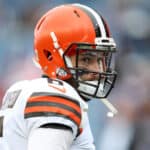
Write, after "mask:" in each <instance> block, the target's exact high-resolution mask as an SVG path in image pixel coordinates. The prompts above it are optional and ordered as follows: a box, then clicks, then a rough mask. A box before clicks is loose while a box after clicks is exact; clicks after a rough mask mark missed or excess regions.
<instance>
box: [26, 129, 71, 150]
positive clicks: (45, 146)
mask: <svg viewBox="0 0 150 150" xmlns="http://www.w3.org/2000/svg"><path fill="white" fill-rule="evenodd" d="M72 141H73V135H72V132H71V131H70V130H62V129H52V128H37V129H35V130H34V131H33V132H32V133H31V134H30V135H29V138H28V148H27V150H33V149H36V150H51V149H52V150H69V149H70V147H71V143H72Z"/></svg>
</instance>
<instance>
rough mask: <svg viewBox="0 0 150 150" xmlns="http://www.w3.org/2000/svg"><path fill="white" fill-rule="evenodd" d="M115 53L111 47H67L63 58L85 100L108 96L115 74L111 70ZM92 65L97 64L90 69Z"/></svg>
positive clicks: (82, 44) (89, 45)
mask: <svg viewBox="0 0 150 150" xmlns="http://www.w3.org/2000/svg"><path fill="white" fill-rule="evenodd" d="M72 51H74V54H72ZM115 51H116V48H115V47H114V46H112V45H110V46H108V45H107V46H106V45H103V46H100V45H96V44H85V43H73V44H71V45H70V46H69V47H68V49H67V50H66V51H65V53H64V56H63V57H64V60H65V63H66V66H67V68H68V69H69V70H70V73H71V74H72V76H73V78H74V79H75V81H76V82H77V83H78V88H77V90H78V91H79V93H80V95H82V96H83V97H85V98H87V99H91V98H106V97H107V96H108V94H109V93H110V91H111V89H112V88H113V86H114V83H115V80H116V72H115V71H114V69H113V68H112V56H113V53H114V52H115ZM72 56H73V57H72ZM72 58H73V59H74V60H73V61H72ZM96 61H97V62H96ZM72 62H73V63H72ZM92 63H93V64H96V63H97V66H93V67H94V68H92V67H90V65H91V66H92ZM89 67H90V68H89ZM96 67H98V69H96Z"/></svg>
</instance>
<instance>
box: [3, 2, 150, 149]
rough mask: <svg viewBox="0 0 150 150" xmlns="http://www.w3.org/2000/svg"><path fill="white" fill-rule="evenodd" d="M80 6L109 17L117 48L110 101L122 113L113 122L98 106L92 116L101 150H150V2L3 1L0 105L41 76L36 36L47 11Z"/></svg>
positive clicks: (94, 103)
mask: <svg viewBox="0 0 150 150" xmlns="http://www.w3.org/2000/svg"><path fill="white" fill-rule="evenodd" d="M72 2H79V3H82V4H86V5H88V6H91V7H93V8H95V9H96V10H98V12H100V13H101V14H102V15H103V16H104V18H106V20H107V22H108V24H109V26H110V29H111V31H112V35H113V37H114V38H115V39H116V43H117V45H118V52H117V55H116V69H117V71H118V79H117V83H116V85H115V88H114V89H113V91H112V93H111V94H110V96H109V97H108V98H109V100H110V101H111V102H112V103H113V104H114V105H115V106H116V108H117V109H118V114H117V115H116V116H115V117H114V118H112V119H110V118H107V117H106V115H105V114H106V112H107V109H106V108H105V107H104V106H103V105H102V104H101V103H100V102H99V101H91V102H90V107H89V116H90V122H91V128H92V131H93V134H94V137H95V144H96V147H97V150H149V147H150V59H149V58H150V50H149V48H150V19H149V15H150V1H149V0H88V1H86V0H57V1H56V0H42V1H41V0H32V1H24V0H19V1H18V0H13V1H10V0H1V1H0V27H1V31H0V78H1V80H0V101H1V99H2V97H3V95H4V92H5V91H6V89H7V88H8V87H9V86H10V85H11V84H13V83H14V82H16V81H19V80H24V79H25V80H26V79H32V78H35V77H39V76H40V74H41V73H40V72H39V69H37V68H36V67H35V66H34V65H33V63H32V57H33V32H34V27H35V24H36V22H37V20H38V19H39V18H40V16H41V15H42V14H43V13H44V12H46V11H47V10H48V9H50V8H52V7H54V6H56V5H58V4H63V3H72Z"/></svg>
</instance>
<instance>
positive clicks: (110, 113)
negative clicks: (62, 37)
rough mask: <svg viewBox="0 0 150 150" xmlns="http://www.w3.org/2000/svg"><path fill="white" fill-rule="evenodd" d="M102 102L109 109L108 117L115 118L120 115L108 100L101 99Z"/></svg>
mask: <svg viewBox="0 0 150 150" xmlns="http://www.w3.org/2000/svg"><path fill="white" fill-rule="evenodd" d="M100 101H101V102H102V103H103V104H104V105H105V106H106V107H107V108H108V109H109V112H108V113H107V116H108V117H111V118H112V117H114V115H116V114H117V113H118V111H117V109H116V108H115V107H114V106H113V105H112V104H111V103H110V102H109V101H108V99H106V98H101V99H100Z"/></svg>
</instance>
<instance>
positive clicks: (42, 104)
mask: <svg viewBox="0 0 150 150" xmlns="http://www.w3.org/2000/svg"><path fill="white" fill-rule="evenodd" d="M24 118H25V119H26V120H27V125H28V129H29V130H32V129H34V128H38V127H40V126H42V125H44V124H51V123H52V124H60V125H61V124H62V125H65V126H68V127H70V128H71V129H72V131H73V135H74V137H75V136H76V135H77V133H78V130H79V127H80V123H81V107H80V103H79V102H78V101H77V100H74V99H72V98H70V97H68V96H66V95H59V94H58V93H56V94H54V93H47V92H40V93H33V94H32V95H31V96H30V97H29V99H28V100H27V104H26V107H25V111H24Z"/></svg>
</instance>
